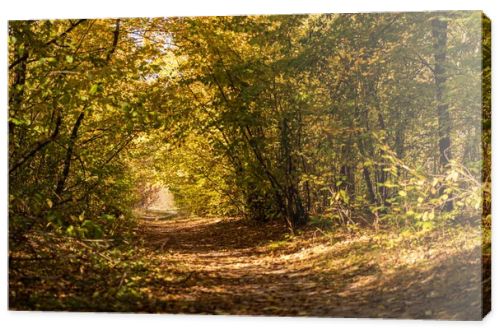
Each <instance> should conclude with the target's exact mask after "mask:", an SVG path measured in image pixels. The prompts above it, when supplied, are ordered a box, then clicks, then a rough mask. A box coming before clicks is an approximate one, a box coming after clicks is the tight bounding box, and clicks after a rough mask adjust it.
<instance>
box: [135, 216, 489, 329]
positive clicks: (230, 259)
mask: <svg viewBox="0 0 500 334" xmlns="http://www.w3.org/2000/svg"><path fill="white" fill-rule="evenodd" d="M146 218H147V219H143V220H142V222H141V224H140V229H139V231H140V233H141V235H142V236H143V237H144V241H145V246H146V247H147V248H149V249H151V250H152V251H153V252H154V253H155V254H156V255H155V256H156V258H157V260H159V263H160V266H159V268H157V271H158V277H162V279H161V281H158V280H159V279H158V280H157V281H156V282H154V283H155V284H152V286H154V287H155V288H153V289H152V291H151V299H153V300H154V303H155V305H153V306H151V307H152V308H153V309H155V310H157V311H159V312H171V313H209V314H247V315H307V316H336V317H391V318H394V317H396V318H443V319H477V318H479V316H480V314H479V311H478V310H479V307H480V303H481V300H480V294H479V288H480V279H481V277H480V269H481V268H480V261H479V259H480V257H479V256H478V255H479V253H478V252H479V248H478V247H479V246H478V245H477V244H475V243H474V242H471V241H470V240H471V238H470V236H467V235H464V236H462V235H457V236H454V237H453V238H450V237H449V236H444V237H443V238H442V239H441V240H437V241H435V242H434V241H432V240H428V241H425V242H418V240H417V242H415V240H406V239H401V238H400V239H401V240H399V241H396V242H395V244H394V245H393V244H388V242H386V241H385V240H384V239H383V238H379V237H378V236H377V235H375V234H368V235H366V234H363V235H362V234H355V235H346V234H342V233H337V234H328V235H324V234H322V233H320V232H318V231H317V230H314V229H310V230H308V231H305V232H304V233H302V234H301V235H299V236H295V237H293V238H292V237H289V236H287V235H286V230H284V229H282V227H280V226H278V225H271V226H266V228H263V227H262V226H251V225H248V224H244V223H241V222H239V221H236V220H223V219H215V218H214V219H180V218H176V217H166V218H162V217H159V218H155V217H154V215H153V216H149V217H146ZM393 243H394V242H393Z"/></svg>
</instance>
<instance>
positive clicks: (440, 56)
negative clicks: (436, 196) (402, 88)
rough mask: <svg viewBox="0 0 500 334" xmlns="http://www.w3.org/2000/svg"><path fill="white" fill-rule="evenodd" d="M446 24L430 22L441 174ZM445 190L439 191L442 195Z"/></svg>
mask: <svg viewBox="0 0 500 334" xmlns="http://www.w3.org/2000/svg"><path fill="white" fill-rule="evenodd" d="M447 31H448V23H447V22H446V21H443V20H441V19H439V18H435V19H433V20H432V36H433V37H434V61H435V66H434V82H435V86H436V103H437V115H438V136H439V170H440V172H441V173H443V172H445V171H446V170H447V168H449V166H448V164H449V162H450V160H451V157H452V156H451V138H450V132H451V119H450V113H449V110H448V104H447V103H446V99H445V97H444V93H445V85H446V79H447V77H446V44H447ZM444 190H445V189H443V188H442V189H441V192H440V194H443V192H444ZM444 209H445V210H446V211H450V210H452V209H453V203H452V202H451V201H448V202H446V205H445V207H444Z"/></svg>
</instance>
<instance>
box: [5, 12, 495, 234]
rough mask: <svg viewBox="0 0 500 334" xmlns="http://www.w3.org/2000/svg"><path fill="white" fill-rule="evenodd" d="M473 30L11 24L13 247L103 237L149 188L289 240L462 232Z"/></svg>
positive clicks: (372, 24)
mask: <svg viewBox="0 0 500 334" xmlns="http://www.w3.org/2000/svg"><path fill="white" fill-rule="evenodd" d="M479 16H480V14H479V13H476V12H454V13H451V14H450V13H420V14H415V13H412V14H411V15H409V14H399V13H391V14H366V15H365V14H352V15H351V14H329V15H296V16H241V17H206V18H152V19H97V20H85V19H82V20H45V21H12V22H10V25H9V176H10V213H11V227H12V230H13V231H16V230H17V229H18V228H19V229H20V230H24V229H29V228H31V227H32V225H39V224H43V225H50V226H52V227H55V228H63V229H67V228H68V227H71V226H74V225H75V224H76V225H79V224H81V219H75V218H78V217H79V216H84V217H85V219H84V221H87V220H86V218H87V217H88V218H89V220H88V221H89V223H88V224H89V225H92V226H93V228H96V229H101V228H102V226H101V225H102V224H101V223H102V222H103V219H105V218H103V217H108V218H109V217H110V216H113V217H115V218H117V217H120V216H122V217H123V215H129V214H130V209H131V208H133V207H135V206H137V205H138V203H141V201H143V200H144V198H141V197H144V196H147V194H148V192H147V188H148V186H149V185H151V184H154V183H162V184H164V185H166V186H168V187H169V189H170V190H171V191H172V192H173V194H174V195H175V199H176V202H177V205H178V206H179V207H180V208H182V209H183V210H186V211H189V212H192V213H195V214H198V215H239V216H244V217H246V218H247V219H251V220H255V221H257V222H261V223H265V222H266V221H269V220H275V219H282V220H283V221H284V222H285V223H286V224H287V225H288V226H289V227H290V228H292V229H295V228H298V227H300V226H303V225H305V224H306V223H307V221H309V220H310V219H311V217H316V218H318V217H320V218H321V219H328V220H332V221H335V222H338V223H348V222H356V223H359V222H360V220H367V219H368V221H367V223H368V224H372V223H373V222H377V223H378V222H379V221H380V223H381V224H385V223H387V224H392V223H396V224H411V225H413V226H416V227H418V228H432V226H433V225H434V224H435V223H437V222H444V221H453V220H455V219H458V218H459V217H458V216H460V217H462V218H464V217H466V218H467V219H472V220H478V219H480V214H481V210H480V206H481V198H482V194H481V191H482V187H481V182H482V181H483V179H482V177H483V174H482V171H483V162H484V160H483V153H484V152H485V150H489V148H488V147H482V146H481V139H482V137H481V136H482V134H484V135H487V132H486V131H485V132H482V130H483V128H484V129H486V130H487V129H488V126H489V125H488V124H487V122H489V121H488V120H487V119H488V118H485V120H484V122H483V120H482V119H483V114H481V113H480V112H471V110H481V108H482V107H483V100H482V95H481V91H482V90H481V89H482V87H481V81H480V80H474V79H476V78H478V77H480V76H481V75H483V74H484V75H486V76H487V75H489V67H488V66H487V67H486V68H485V73H483V72H482V67H483V64H482V63H481V57H480V56H479V55H480V53H481V52H483V51H485V52H487V53H489V50H485V46H484V45H481V41H482V35H481V27H480V26H479V25H480V22H481V21H480V19H479ZM487 105H488V103H484V108H487ZM488 112H489V111H487V110H485V113H488ZM485 122H486V123H485ZM488 178H489V176H486V175H485V176H484V181H486V183H488V182H489V180H488ZM374 217H375V218H374ZM113 219H114V218H113ZM94 225H95V226H94Z"/></svg>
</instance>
